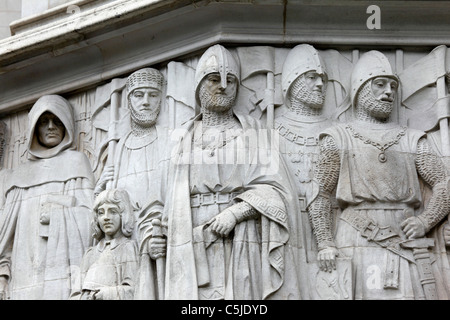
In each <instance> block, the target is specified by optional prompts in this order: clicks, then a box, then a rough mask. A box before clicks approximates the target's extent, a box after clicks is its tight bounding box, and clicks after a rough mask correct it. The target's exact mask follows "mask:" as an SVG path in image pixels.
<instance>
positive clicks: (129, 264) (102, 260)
mask: <svg viewBox="0 0 450 320" xmlns="http://www.w3.org/2000/svg"><path fill="white" fill-rule="evenodd" d="M138 259H139V254H138V248H137V244H136V241H135V240H130V239H128V238H126V237H124V236H121V237H120V238H114V239H112V240H110V241H106V240H105V239H104V238H103V239H102V240H100V242H99V243H98V244H97V245H96V246H95V247H91V248H89V249H88V250H87V251H86V254H85V255H84V257H83V262H82V264H81V277H80V283H79V285H78V286H77V287H76V288H74V291H73V293H72V295H71V299H74V300H75V299H82V298H83V291H95V290H98V289H100V288H101V289H102V291H103V292H104V297H103V300H132V299H133V298H134V290H135V285H136V282H137V270H138Z"/></svg>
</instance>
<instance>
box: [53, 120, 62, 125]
mask: <svg viewBox="0 0 450 320" xmlns="http://www.w3.org/2000/svg"><path fill="white" fill-rule="evenodd" d="M53 123H54V124H55V125H56V126H58V127H60V126H63V123H62V122H61V120H59V119H58V118H54V119H53Z"/></svg>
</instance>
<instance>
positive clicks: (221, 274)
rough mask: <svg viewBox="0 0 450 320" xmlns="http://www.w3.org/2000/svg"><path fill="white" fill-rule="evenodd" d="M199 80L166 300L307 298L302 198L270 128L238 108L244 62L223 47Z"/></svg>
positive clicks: (175, 211)
mask: <svg viewBox="0 0 450 320" xmlns="http://www.w3.org/2000/svg"><path fill="white" fill-rule="evenodd" d="M195 79H196V84H197V89H196V98H197V101H198V102H199V104H200V108H199V109H198V114H197V116H196V117H195V118H194V120H193V121H191V122H189V123H187V126H186V127H185V128H186V131H184V132H182V134H181V140H180V143H179V145H178V146H177V149H176V153H175V154H174V157H173V161H172V163H171V164H172V165H171V168H170V169H171V170H170V176H171V177H172V179H173V180H170V182H171V184H170V185H171V191H170V192H169V193H168V199H169V200H168V202H167V205H166V208H165V215H164V222H165V223H167V225H168V240H167V241H168V243H167V261H166V267H167V272H166V286H165V296H166V299H182V300H184V299H194V300H196V299H199V300H204V299H205V300H217V299H219V300H220V299H239V300H242V299H255V300H261V299H283V300H284V299H300V292H299V285H298V279H297V271H296V268H297V266H296V264H295V261H296V260H295V259H296V256H297V255H298V251H299V250H300V248H301V237H299V236H298V235H297V230H296V227H295V226H296V222H295V217H296V215H297V212H298V207H297V205H296V203H297V202H296V201H295V196H294V194H293V192H292V191H291V190H292V186H291V184H290V179H289V177H288V175H287V174H286V172H287V170H286V167H285V164H284V162H283V161H282V160H281V159H280V155H279V153H278V150H277V149H276V148H273V149H270V148H269V145H270V144H267V141H268V140H266V139H264V136H263V135H264V134H267V131H265V130H264V128H262V127H261V125H260V124H259V123H258V122H257V121H255V119H253V118H251V117H249V116H246V115H240V114H237V113H234V111H233V110H232V109H233V106H234V101H235V100H234V99H235V97H236V94H237V89H238V88H237V87H238V82H239V64H238V62H237V61H236V60H235V59H234V57H233V55H232V54H231V53H230V52H229V51H228V50H226V49H225V48H224V47H222V46H220V45H215V46H213V47H211V48H209V49H208V50H207V51H206V52H205V53H204V54H203V56H202V57H201V58H200V60H199V63H198V65H197V69H196V78H195ZM214 130H216V131H214ZM214 132H215V134H214ZM208 134H209V135H210V136H212V137H213V139H212V140H214V141H213V143H208V142H209V141H210V140H209V139H206V137H208ZM221 138H223V139H224V140H222V141H221ZM254 138H257V140H255V139H254ZM266 138H267V137H266ZM217 141H219V142H220V143H219V144H217ZM205 142H206V143H205ZM265 143H266V144H265ZM227 156H229V157H227ZM258 156H259V157H261V156H264V157H265V158H263V159H261V158H258ZM264 159H265V160H264ZM266 160H269V161H266ZM270 165H272V166H270ZM292 218H293V219H294V221H291V219H292Z"/></svg>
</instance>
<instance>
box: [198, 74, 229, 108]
mask: <svg viewBox="0 0 450 320" xmlns="http://www.w3.org/2000/svg"><path fill="white" fill-rule="evenodd" d="M236 94H237V79H236V77H235V76H233V75H227V85H226V87H225V88H224V85H222V81H221V76H220V74H219V73H211V74H209V75H207V76H206V77H205V78H204V79H203V80H202V82H201V84H200V101H201V104H202V107H203V108H206V109H208V110H210V111H215V112H223V111H226V110H229V109H230V108H232V107H233V105H234V102H235V99H236Z"/></svg>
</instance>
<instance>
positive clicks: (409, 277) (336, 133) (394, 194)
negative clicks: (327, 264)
mask: <svg viewBox="0 0 450 320" xmlns="http://www.w3.org/2000/svg"><path fill="white" fill-rule="evenodd" d="M352 126H353V127H354V129H355V131H357V132H358V133H360V134H361V135H362V136H363V137H367V138H370V139H371V140H372V141H374V142H379V143H381V145H383V144H385V143H387V142H388V141H391V140H393V139H394V138H395V137H396V134H397V133H398V132H399V127H398V126H397V125H395V124H393V125H392V126H390V127H389V126H386V125H383V126H380V127H378V128H370V127H369V128H367V126H362V125H360V124H358V123H357V122H355V123H353V124H352ZM323 135H330V136H332V137H333V139H334V141H335V143H336V146H337V147H338V149H339V151H340V174H339V180H338V185H337V189H336V198H337V200H338V201H339V203H340V205H341V207H342V208H345V209H344V210H343V213H342V214H343V215H344V214H346V213H347V211H348V210H352V211H354V212H355V213H356V214H357V215H359V216H360V217H362V218H364V217H368V218H370V219H372V220H373V221H374V222H375V223H376V224H378V225H379V226H380V227H385V226H389V227H390V228H392V229H393V230H394V232H396V233H397V234H398V235H399V236H400V237H401V238H402V239H406V236H405V234H404V233H403V231H402V230H401V228H400V224H401V222H402V221H404V220H405V219H406V218H408V217H409V216H412V215H415V213H414V211H415V210H416V209H417V208H418V207H419V206H420V204H421V202H422V198H421V191H420V183H419V176H418V173H417V169H416V164H415V159H416V153H417V144H418V141H419V139H420V138H421V137H423V136H424V135H425V134H424V132H422V131H418V130H413V129H406V133H405V135H404V136H403V137H402V138H401V139H400V140H399V141H398V143H397V144H393V145H392V146H391V147H389V148H388V149H387V150H386V151H385V155H386V157H387V161H386V162H384V163H383V162H380V161H379V160H378V157H379V154H380V150H378V149H377V148H376V147H374V146H372V145H371V144H369V143H365V142H364V141H362V140H360V139H357V138H355V137H353V135H352V134H351V132H350V131H349V130H347V129H346V128H345V125H337V126H334V127H333V128H330V129H327V130H325V131H324V133H323V134H321V136H323ZM335 239H336V245H337V247H338V249H339V251H340V252H341V254H343V255H344V256H347V257H351V258H352V261H353V268H354V279H353V280H354V283H353V288H354V298H355V299H389V300H395V299H424V298H425V296H424V292H423V288H422V287H421V285H420V280H419V274H418V271H417V267H416V265H415V264H414V263H411V262H409V261H408V260H407V259H406V258H404V257H403V256H402V257H401V256H399V255H397V254H395V253H392V252H390V251H388V250H386V249H385V248H383V247H381V246H379V245H378V244H376V243H374V242H373V241H369V240H367V239H366V238H364V237H362V236H361V234H360V232H359V231H357V230H356V229H355V228H354V227H352V226H351V225H350V224H348V223H347V222H346V221H344V220H339V221H338V224H337V231H336V236H335ZM433 268H434V269H435V270H434V271H435V276H439V274H440V273H439V272H438V270H436V265H435V264H434V265H433ZM439 280H440V279H437V286H438V290H441V288H439V286H440V285H441V283H440V282H441V281H439Z"/></svg>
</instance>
